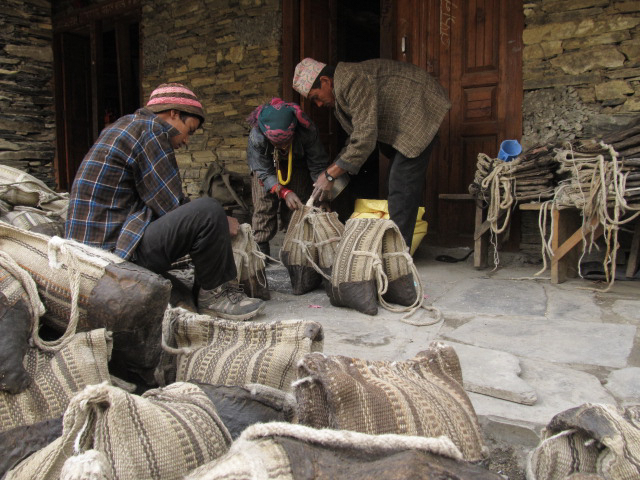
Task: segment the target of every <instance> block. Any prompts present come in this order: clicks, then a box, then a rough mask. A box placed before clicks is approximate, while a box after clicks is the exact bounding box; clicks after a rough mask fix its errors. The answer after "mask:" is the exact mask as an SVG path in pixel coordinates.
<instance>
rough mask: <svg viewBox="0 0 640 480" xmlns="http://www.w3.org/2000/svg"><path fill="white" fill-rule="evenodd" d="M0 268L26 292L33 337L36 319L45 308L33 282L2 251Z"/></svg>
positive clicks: (27, 274) (11, 258) (29, 276)
mask: <svg viewBox="0 0 640 480" xmlns="http://www.w3.org/2000/svg"><path fill="white" fill-rule="evenodd" d="M0 267H2V268H4V269H5V270H6V271H7V272H9V273H10V274H11V276H13V277H14V278H15V279H16V280H18V281H19V282H20V284H21V285H22V288H23V289H24V291H25V292H26V294H27V297H28V299H29V302H28V306H29V310H30V314H31V332H32V335H33V332H34V330H36V334H37V324H38V319H39V318H40V317H41V316H42V315H44V313H45V307H44V304H43V303H42V300H40V295H39V294H38V287H37V285H36V282H35V280H34V279H33V278H32V277H31V275H29V272H27V271H26V270H25V269H24V268H22V267H21V266H20V265H19V264H18V262H16V261H15V260H14V259H13V257H11V256H10V255H9V254H8V253H6V252H3V251H0Z"/></svg>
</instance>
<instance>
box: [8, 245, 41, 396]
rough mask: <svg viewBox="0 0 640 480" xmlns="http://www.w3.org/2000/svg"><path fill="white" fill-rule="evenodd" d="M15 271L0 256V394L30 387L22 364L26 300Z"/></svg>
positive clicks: (28, 314) (29, 315)
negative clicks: (0, 392)
mask: <svg viewBox="0 0 640 480" xmlns="http://www.w3.org/2000/svg"><path fill="white" fill-rule="evenodd" d="M16 269H20V267H19V266H18V265H17V264H16V263H15V261H14V260H13V259H12V258H11V257H9V256H8V255H7V254H6V253H4V252H0V390H1V391H4V392H9V393H12V394H16V393H19V392H22V391H23V390H25V389H26V388H27V387H28V386H29V384H30V383H31V376H30V375H29V373H27V371H26V370H25V368H24V365H23V364H22V362H23V359H24V356H25V354H26V353H27V348H28V341H29V336H30V334H31V328H32V325H33V311H32V308H30V300H29V296H28V295H27V292H26V291H25V290H24V288H23V286H22V283H21V282H20V278H19V275H15V274H16V273H17V272H16ZM12 272H13V273H12Z"/></svg>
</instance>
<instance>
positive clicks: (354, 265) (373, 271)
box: [328, 218, 422, 315]
mask: <svg viewBox="0 0 640 480" xmlns="http://www.w3.org/2000/svg"><path fill="white" fill-rule="evenodd" d="M414 270H415V267H414V266H413V260H412V259H411V256H410V255H409V253H408V250H407V247H406V245H405V243H404V240H403V238H402V235H401V234H400V231H399V230H398V227H397V226H396V224H395V223H394V222H393V221H392V220H384V219H376V218H352V219H349V220H347V223H346V226H345V233H344V235H343V237H342V240H341V241H340V243H339V245H338V247H337V253H336V256H335V261H334V265H333V269H332V272H331V289H330V291H329V292H328V294H329V299H330V301H331V304H332V305H335V306H337V307H349V308H353V309H355V310H358V311H359V312H362V313H366V314H367V315H376V314H377V313H378V300H379V301H380V302H381V303H382V304H383V305H385V304H386V303H397V304H399V305H405V306H413V305H417V304H418V303H420V301H421V300H422V299H421V298H419V297H420V295H419V294H418V292H417V291H416V284H417V282H416V280H417V279H416V273H415V272H414Z"/></svg>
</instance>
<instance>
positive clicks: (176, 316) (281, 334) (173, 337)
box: [163, 308, 323, 391]
mask: <svg viewBox="0 0 640 480" xmlns="http://www.w3.org/2000/svg"><path fill="white" fill-rule="evenodd" d="M165 332H167V334H166V335H165V339H167V340H166V342H164V345H163V347H164V349H165V351H167V352H168V353H170V354H174V355H177V359H176V362H177V369H176V380H177V381H190V380H192V381H197V382H202V383H208V384H210V385H246V384H248V383H259V384H262V385H266V386H268V387H273V388H277V389H278V390H284V391H290V389H291V382H292V381H293V380H294V379H295V375H296V372H295V369H296V363H297V362H298V361H299V360H300V359H301V358H302V357H303V356H304V355H305V354H307V353H310V352H318V351H322V346H323V331H322V326H321V325H320V324H319V323H316V322H310V321H304V320H283V321H278V322H270V323H257V322H252V323H238V322H233V321H229V320H220V319H214V318H212V317H210V316H208V315H197V314H194V313H192V312H188V311H186V310H184V309H181V308H168V309H167V312H166V314H165Z"/></svg>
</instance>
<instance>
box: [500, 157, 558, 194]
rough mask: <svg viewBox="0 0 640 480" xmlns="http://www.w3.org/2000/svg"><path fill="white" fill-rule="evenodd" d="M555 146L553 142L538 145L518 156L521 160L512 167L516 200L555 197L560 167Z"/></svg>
mask: <svg viewBox="0 0 640 480" xmlns="http://www.w3.org/2000/svg"><path fill="white" fill-rule="evenodd" d="M554 147H555V146H554V145H553V144H547V145H541V146H536V147H534V148H531V149H529V150H527V151H526V152H525V153H523V154H522V155H520V157H518V159H519V162H518V163H517V164H514V166H513V168H512V169H511V176H512V181H513V183H514V184H515V188H514V190H515V199H516V201H518V202H535V201H544V200H547V199H549V198H552V197H553V192H554V189H555V185H556V178H555V171H556V170H557V167H558V163H557V162H556V161H555V158H554V156H555V152H554Z"/></svg>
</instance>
